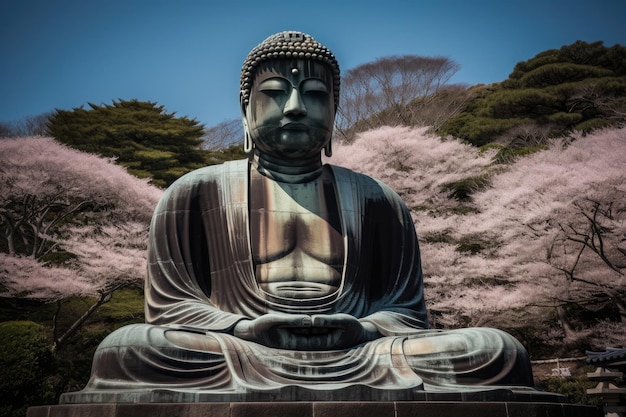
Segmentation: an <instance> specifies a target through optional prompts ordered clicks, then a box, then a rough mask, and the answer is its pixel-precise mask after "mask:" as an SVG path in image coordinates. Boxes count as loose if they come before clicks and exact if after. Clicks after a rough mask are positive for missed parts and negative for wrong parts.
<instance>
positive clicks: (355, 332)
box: [234, 314, 380, 350]
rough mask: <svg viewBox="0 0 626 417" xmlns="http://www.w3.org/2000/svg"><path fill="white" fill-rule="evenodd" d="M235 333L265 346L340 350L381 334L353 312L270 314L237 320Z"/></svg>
mask: <svg viewBox="0 0 626 417" xmlns="http://www.w3.org/2000/svg"><path fill="white" fill-rule="evenodd" d="M234 335H235V336H237V337H240V338H242V339H245V340H250V341H253V342H256V343H260V344H262V345H265V346H269V347H275V348H280V349H293V350H336V349H345V348H348V347H352V346H356V345H358V344H361V343H363V342H366V341H369V340H373V339H375V338H377V337H379V336H380V334H379V333H378V331H377V330H376V328H375V326H374V325H372V324H370V323H361V322H360V321H359V320H358V319H357V318H356V317H353V316H351V315H349V314H318V315H313V316H308V315H305V314H266V315H264V316H261V317H258V318H256V319H253V320H243V321H240V322H239V323H237V325H236V326H235V329H234Z"/></svg>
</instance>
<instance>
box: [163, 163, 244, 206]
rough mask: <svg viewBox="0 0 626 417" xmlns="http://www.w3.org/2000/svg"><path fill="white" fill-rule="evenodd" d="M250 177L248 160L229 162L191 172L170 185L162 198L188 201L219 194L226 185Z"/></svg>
mask: <svg viewBox="0 0 626 417" xmlns="http://www.w3.org/2000/svg"><path fill="white" fill-rule="evenodd" d="M247 176H248V160H247V159H241V160H236V161H229V162H225V163H223V164H219V165H210V166H206V167H202V168H199V169H196V170H194V171H191V172H189V173H187V174H185V175H183V176H182V177H180V178H179V179H177V180H176V181H174V182H173V183H172V185H170V186H169V187H168V188H167V190H165V193H164V194H163V196H162V197H161V202H162V204H163V203H164V202H165V201H176V200H187V199H190V198H194V197H196V196H200V195H204V194H215V193H219V192H220V191H219V190H221V189H223V188H224V186H225V184H226V185H228V184H232V183H234V182H236V181H245V180H247Z"/></svg>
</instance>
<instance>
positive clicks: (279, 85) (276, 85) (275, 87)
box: [259, 78, 289, 96]
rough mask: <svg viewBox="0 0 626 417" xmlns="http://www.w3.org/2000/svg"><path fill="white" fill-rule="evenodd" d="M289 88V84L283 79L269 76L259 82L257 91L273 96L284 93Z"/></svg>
mask: <svg viewBox="0 0 626 417" xmlns="http://www.w3.org/2000/svg"><path fill="white" fill-rule="evenodd" d="M288 90H289V85H288V83H287V82H286V81H285V80H281V79H279V78H270V79H268V80H265V81H263V82H262V83H261V84H259V91H262V92H263V93H265V94H268V95H271V96H274V95H278V94H286V93H287V91H288Z"/></svg>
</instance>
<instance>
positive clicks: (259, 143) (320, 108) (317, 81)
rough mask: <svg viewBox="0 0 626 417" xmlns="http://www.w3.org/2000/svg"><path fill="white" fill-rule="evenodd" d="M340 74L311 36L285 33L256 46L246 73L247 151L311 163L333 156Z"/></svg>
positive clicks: (243, 78)
mask: <svg viewBox="0 0 626 417" xmlns="http://www.w3.org/2000/svg"><path fill="white" fill-rule="evenodd" d="M339 74H340V73H339V65H338V64H337V61H336V59H335V57H334V55H333V54H332V53H331V52H330V51H329V50H328V49H327V48H326V47H325V46H323V45H321V44H320V43H318V42H317V41H316V40H315V39H313V38H312V37H311V36H309V35H307V34H304V33H300V32H281V33H278V34H275V35H272V36H270V37H269V38H267V39H266V40H264V41H263V42H262V43H261V44H259V45H258V46H256V47H255V48H254V49H253V50H252V51H251V52H250V54H249V55H248V57H247V58H246V61H245V62H244V65H243V68H242V72H241V92H240V103H241V109H242V113H243V123H244V130H245V132H246V142H245V144H244V149H245V150H246V151H247V152H250V151H251V150H252V147H253V144H254V146H256V147H257V149H259V150H260V152H263V153H265V154H267V155H271V154H272V153H273V152H278V153H279V154H280V155H278V156H281V157H288V158H299V157H305V158H306V157H309V156H311V155H314V153H315V149H317V151H318V155H319V150H321V149H322V148H324V149H325V150H326V154H327V155H329V156H330V137H331V135H332V127H333V123H334V117H335V112H336V109H337V104H338V99H339V83H340V75H339ZM275 156H276V155H275Z"/></svg>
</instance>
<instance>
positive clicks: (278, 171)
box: [252, 152, 322, 184]
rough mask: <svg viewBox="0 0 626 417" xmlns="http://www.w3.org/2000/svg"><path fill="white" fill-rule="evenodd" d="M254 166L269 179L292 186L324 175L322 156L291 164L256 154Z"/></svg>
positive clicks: (253, 161) (253, 160)
mask: <svg viewBox="0 0 626 417" xmlns="http://www.w3.org/2000/svg"><path fill="white" fill-rule="evenodd" d="M252 165H253V166H254V167H255V168H256V169H257V171H259V172H260V173H261V174H263V175H264V176H266V177H268V178H271V179H273V180H276V181H279V182H287V183H292V184H298V183H304V182H309V181H313V180H314V179H316V178H318V177H319V176H320V175H321V174H322V158H321V156H319V157H316V158H311V159H309V160H299V161H297V162H291V161H284V160H279V159H276V158H273V157H271V156H269V155H266V154H262V153H260V152H255V153H254V157H253V159H252Z"/></svg>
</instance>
